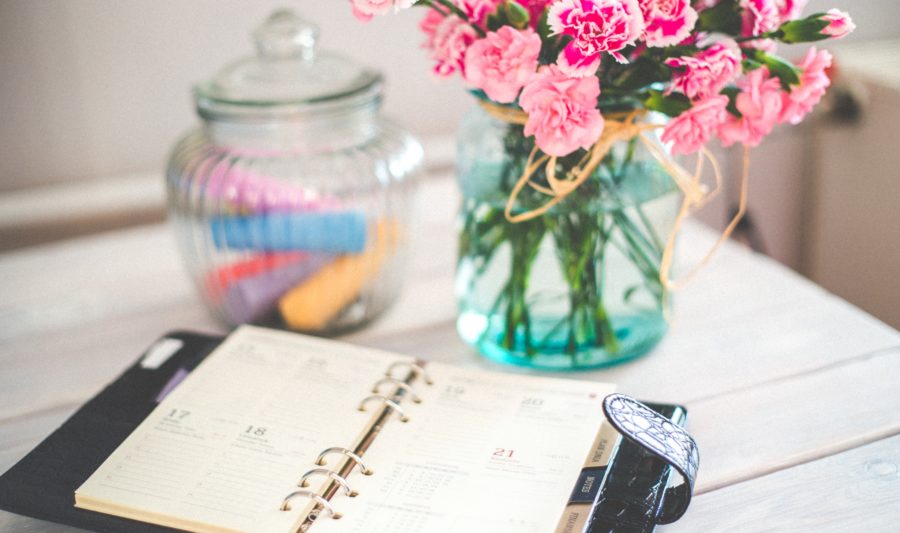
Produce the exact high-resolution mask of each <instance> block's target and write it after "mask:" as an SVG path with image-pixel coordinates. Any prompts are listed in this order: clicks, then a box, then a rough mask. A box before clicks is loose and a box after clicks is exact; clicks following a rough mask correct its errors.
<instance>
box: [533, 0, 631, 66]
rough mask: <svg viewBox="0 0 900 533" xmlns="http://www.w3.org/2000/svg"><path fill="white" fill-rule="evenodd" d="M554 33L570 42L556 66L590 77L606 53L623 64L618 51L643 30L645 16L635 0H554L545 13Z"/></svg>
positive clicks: (628, 44) (622, 58) (629, 43)
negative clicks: (569, 39) (568, 39)
mask: <svg viewBox="0 0 900 533" xmlns="http://www.w3.org/2000/svg"><path fill="white" fill-rule="evenodd" d="M547 20H548V22H549V23H550V28H551V30H552V31H553V34H554V35H568V36H570V37H572V41H571V42H570V43H569V44H568V45H566V47H565V49H563V51H562V53H560V55H559V59H558V60H557V64H558V65H559V68H560V69H562V70H563V72H565V73H566V74H569V75H570V76H589V75H591V74H593V73H594V72H595V71H596V70H597V68H598V67H599V66H600V61H601V54H602V53H603V52H609V53H610V54H612V56H613V57H615V58H616V60H617V61H619V62H622V63H624V62H625V61H626V60H625V56H623V55H622V54H621V52H620V51H621V50H622V49H624V48H625V47H626V46H630V45H633V44H634V43H635V42H636V41H637V40H638V39H639V38H640V37H641V35H642V34H643V33H644V17H643V15H642V14H641V7H640V5H639V4H638V3H637V0H557V2H555V3H554V4H552V5H551V6H550V12H549V13H548V15H547Z"/></svg>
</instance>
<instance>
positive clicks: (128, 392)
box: [0, 332, 222, 533]
mask: <svg viewBox="0 0 900 533" xmlns="http://www.w3.org/2000/svg"><path fill="white" fill-rule="evenodd" d="M166 337H169V338H175V339H179V340H181V341H182V342H183V343H184V344H183V346H182V347H181V348H180V349H179V350H178V351H177V352H176V353H175V354H173V355H172V356H171V357H170V358H169V359H168V360H167V361H166V362H165V363H164V364H163V365H161V366H160V367H159V368H157V369H154V370H150V369H146V368H142V367H141V366H140V363H136V364H135V365H134V366H132V367H131V368H129V369H128V370H127V371H125V373H124V374H122V376H121V377H119V379H117V380H116V381H114V382H113V383H112V384H110V385H109V386H107V387H106V388H105V389H104V390H103V391H102V392H100V394H98V395H97V396H96V397H94V398H93V399H92V400H91V401H89V402H88V403H86V404H85V405H84V406H82V407H81V409H79V410H78V412H76V413H75V414H74V415H72V417H71V418H69V419H68V420H67V421H66V422H65V423H64V424H63V425H62V426H61V427H60V428H59V429H57V430H56V431H55V432H53V434H52V435H50V436H49V437H47V438H46V439H45V440H44V441H43V442H41V443H40V444H39V445H38V446H37V448H35V449H34V450H32V451H31V453H29V454H28V455H27V456H25V458H23V459H22V460H21V461H19V462H18V463H17V464H16V465H15V466H13V467H12V468H11V469H10V470H9V471H7V472H6V473H5V474H3V476H2V477H0V509H3V510H6V511H9V512H11V513H16V514H21V515H25V516H30V517H33V518H39V519H41V520H48V521H51V522H57V523H60V524H66V525H69V526H75V527H79V528H84V529H90V530H94V531H101V532H109V533H118V532H123V533H124V532H134V533H158V532H164V531H175V530H173V529H169V528H163V527H159V526H154V525H150V524H145V523H142V522H136V521H133V520H127V519H124V518H118V517H115V516H110V515H104V514H100V513H95V512H91V511H84V510H81V509H76V508H75V507H74V503H75V500H74V494H75V489H77V488H78V487H79V486H81V484H82V483H83V482H84V481H85V480H87V478H88V477H90V475H91V474H93V473H94V471H95V470H96V469H97V468H98V467H99V466H100V465H101V464H102V463H103V461H105V460H106V458H107V457H108V456H109V455H110V454H111V453H112V452H113V451H114V450H115V449H116V448H118V447H119V445H120V444H121V443H122V442H123V441H124V440H125V438H126V437H128V435H130V434H131V432H132V431H133V430H134V429H135V428H136V427H137V426H138V425H139V424H140V423H141V421H142V420H144V418H145V417H146V416H147V415H148V414H150V412H151V411H152V410H153V409H154V408H155V407H156V401H155V400H156V396H157V395H158V394H159V392H160V391H161V390H162V389H163V387H165V385H166V383H168V381H169V379H170V378H171V377H172V376H173V375H174V374H175V373H176V372H177V371H178V370H179V369H181V368H184V369H193V368H194V367H195V366H196V365H198V364H199V363H200V361H202V360H203V358H204V357H206V355H207V354H209V352H211V351H212V350H213V348H215V347H216V346H217V345H218V344H219V343H220V342H221V341H222V339H221V338H220V337H210V336H206V335H199V334H195V333H187V332H176V333H170V334H169V335H166Z"/></svg>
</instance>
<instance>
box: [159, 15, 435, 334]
mask: <svg viewBox="0 0 900 533" xmlns="http://www.w3.org/2000/svg"><path fill="white" fill-rule="evenodd" d="M253 36H254V39H255V42H256V48H257V55H256V56H255V57H251V58H247V59H243V60H240V61H237V62H236V63H234V64H232V65H229V66H226V67H225V68H224V69H223V70H221V71H220V72H219V73H218V74H216V75H215V76H214V77H213V78H212V79H211V80H209V81H206V82H204V83H201V84H200V85H198V86H197V87H196V88H195V89H194V98H195V102H196V107H197V112H198V114H199V115H200V117H201V118H202V119H203V124H202V126H201V127H200V128H197V129H196V130H194V131H191V132H189V133H188V134H187V135H186V136H185V137H184V138H182V139H181V140H180V141H179V142H178V144H177V145H176V146H175V148H174V150H173V152H172V155H171V158H170V161H169V165H168V170H167V180H166V181H167V191H168V203H169V213H170V218H171V220H172V221H173V223H174V225H175V230H176V234H177V237H178V243H179V247H180V249H181V253H182V255H183V257H184V260H185V263H186V265H187V267H188V270H189V271H190V274H191V277H192V278H193V281H194V283H195V284H196V287H197V290H198V291H199V293H200V294H201V296H202V298H203V300H204V302H205V303H206V304H207V306H208V307H209V308H210V310H211V311H212V312H213V313H214V314H215V315H216V316H218V317H219V318H220V319H221V320H223V321H224V322H226V323H227V324H230V325H237V324H241V323H259V324H266V325H270V326H279V327H286V328H289V329H293V330H297V331H304V332H311V333H317V334H331V333H336V332H339V331H343V330H347V329H351V328H354V327H357V326H359V325H361V324H364V323H365V322H367V321H369V320H371V319H372V318H374V317H375V316H377V315H378V314H379V313H381V312H382V311H384V310H385V309H386V308H387V307H388V306H389V305H390V303H391V302H392V301H393V300H394V299H395V297H396V296H397V293H398V291H399V289H400V285H401V282H402V280H403V277H404V268H405V264H406V259H407V257H406V256H407V249H408V242H407V237H408V231H407V229H408V222H409V221H408V216H409V214H410V211H411V209H410V204H411V201H412V193H413V189H414V184H415V183H414V182H415V180H414V178H415V175H416V173H417V172H418V170H419V168H420V166H421V162H422V148H421V146H420V145H419V143H418V142H417V141H416V140H415V139H414V138H413V137H411V136H410V135H409V134H408V133H406V132H405V131H403V130H402V129H400V128H399V127H397V126H395V125H394V124H392V123H391V122H390V121H388V120H386V119H384V118H383V117H381V116H380V115H379V109H380V104H381V97H382V87H383V84H382V78H381V76H380V75H379V74H378V73H376V72H374V71H372V70H369V69H366V68H363V67H360V66H357V65H355V64H353V63H352V62H350V61H348V60H346V59H344V58H342V57H340V56H337V55H334V54H330V53H327V52H319V51H318V50H317V49H316V40H317V37H318V29H317V28H316V27H315V26H313V25H311V24H310V23H308V22H306V21H304V20H303V19H301V18H300V17H298V16H297V15H296V14H294V13H293V12H291V11H277V12H275V13H274V14H273V15H272V16H271V17H270V18H269V19H268V20H267V21H265V23H264V24H263V25H262V26H260V27H259V28H258V29H257V30H256V31H255V32H254V35H253Z"/></svg>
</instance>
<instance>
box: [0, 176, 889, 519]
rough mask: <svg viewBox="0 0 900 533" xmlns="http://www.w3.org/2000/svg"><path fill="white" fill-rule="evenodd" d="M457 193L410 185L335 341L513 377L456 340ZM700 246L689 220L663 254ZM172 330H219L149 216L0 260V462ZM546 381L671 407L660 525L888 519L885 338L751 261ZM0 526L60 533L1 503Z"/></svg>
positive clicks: (430, 183) (731, 263) (799, 283)
mask: <svg viewBox="0 0 900 533" xmlns="http://www.w3.org/2000/svg"><path fill="white" fill-rule="evenodd" d="M457 203H458V194H457V192H456V190H455V185H454V183H453V181H452V180H451V179H450V178H448V177H447V176H435V177H431V178H429V179H428V180H426V181H425V182H423V186H422V187H421V189H420V195H419V202H418V211H419V216H418V218H417V223H416V226H415V235H414V244H415V247H414V260H413V264H412V267H411V269H410V272H409V273H408V275H407V282H406V285H405V288H404V292H403V295H402V296H401V298H400V300H399V301H398V302H397V304H396V305H395V306H394V307H393V308H392V309H391V310H390V311H389V312H388V313H387V314H386V315H385V316H384V317H383V318H381V319H380V320H378V321H377V322H375V323H373V324H372V325H370V326H369V327H368V328H366V329H364V330H361V331H358V332H355V333H353V334H350V335H347V336H345V337H343V340H346V341H348V342H353V343H357V344H361V345H368V346H374V347H379V348H385V349H389V350H394V351H397V352H402V353H408V354H412V355H416V356H420V357H424V358H428V359H432V360H439V361H444V362H451V363H454V364H459V365H465V366H472V367H481V368H488V369H493V370H504V371H510V372H527V371H526V370H522V369H513V368H509V367H500V366H498V365H496V364H494V363H491V362H489V361H486V360H484V359H482V358H480V357H479V356H478V355H477V354H475V353H474V352H473V351H471V350H470V349H469V348H468V347H466V346H465V345H464V344H463V343H462V342H461V341H460V340H459V338H458V337H457V336H456V332H455V324H454V319H455V312H456V304H455V300H454V295H453V270H454V263H455V249H456V246H455V224H454V219H455V209H456V206H457ZM714 239H715V235H714V234H712V232H710V231H709V230H707V229H705V228H704V227H702V226H700V225H697V224H691V225H689V226H688V227H687V228H686V231H685V232H684V234H683V236H682V237H681V239H680V250H679V264H681V265H688V264H690V263H692V262H694V261H696V259H697V258H699V257H701V256H702V255H703V253H704V251H705V250H706V249H707V248H708V247H709V246H710V245H711V244H712V242H713V241H714ZM685 269H686V268H685ZM175 329H193V330H199V331H204V332H213V333H215V332H218V333H224V332H225V331H226V329H225V328H224V326H222V325H221V324H218V323H216V322H215V321H214V320H213V319H212V318H211V317H210V316H209V315H208V314H207V312H206V310H205V309H204V307H203V305H202V304H201V302H200V301H199V299H198V298H197V297H196V296H195V294H194V290H193V287H192V285H191V282H190V280H189V279H188V278H187V275H186V273H185V270H184V268H183V267H182V265H181V262H180V259H179V257H178V256H177V252H176V250H175V248H174V239H173V237H172V231H171V228H169V227H167V226H166V225H151V226H144V227H137V228H130V229H126V230H121V231H116V232H111V233H106V234H102V235H96V236H92V237H85V238H79V239H75V240H70V241H65V242H62V243H57V244H52V245H44V246H37V247H32V248H27V249H23V250H17V251H14V252H8V253H4V254H0V369H2V370H0V471H4V470H6V469H7V468H9V467H10V466H12V465H13V464H14V463H15V462H16V461H17V460H18V459H20V458H21V457H22V456H23V455H24V454H25V453H27V452H28V450H30V449H31V447H33V446H34V445H36V444H37V443H38V442H40V440H41V439H43V438H44V437H45V436H46V435H48V434H49V433H50V432H52V431H53V429H54V428H55V427H57V426H58V425H59V424H60V423H61V422H63V421H64V420H65V418H66V417H67V416H69V415H70V414H71V413H72V412H74V410H75V409H76V408H77V407H78V406H79V405H80V404H81V403H83V402H84V401H86V400H87V399H89V398H90V397H91V396H93V395H94V394H95V393H96V392H97V391H98V390H99V389H100V388H101V387H102V386H103V385H105V384H106V383H108V382H109V381H111V380H112V379H114V378H115V376H116V375H117V374H118V373H119V372H121V371H122V370H123V369H125V368H126V367H127V366H128V365H130V364H131V363H132V362H133V361H134V359H135V358H137V356H138V355H139V354H140V352H141V351H142V350H143V349H144V348H145V347H146V346H147V345H148V344H149V343H151V342H152V341H153V340H154V339H156V338H158V337H159V336H160V335H162V334H164V333H166V332H167V331H170V330H175ZM562 377H565V378H571V379H595V380H603V381H612V382H616V383H619V384H620V389H621V390H622V391H623V392H626V393H629V394H633V395H636V396H638V397H640V398H643V399H647V400H655V401H669V402H677V403H681V404H685V405H687V407H688V409H689V412H690V415H689V418H690V429H691V431H692V433H694V435H695V436H696V437H697V440H698V442H699V444H700V450H701V467H700V475H699V479H698V496H697V498H696V500H695V503H694V505H693V507H692V509H691V510H690V511H689V512H688V515H687V517H686V518H685V519H684V520H683V521H682V522H679V523H676V524H673V525H671V526H668V527H666V528H665V530H666V531H803V530H812V529H815V530H816V531H896V530H897V525H896V524H897V519H898V517H900V473H898V472H900V470H898V469H900V467H898V465H900V392H898V390H900V333H898V332H897V331H895V330H893V329H892V328H890V327H888V326H886V325H884V324H882V323H881V322H879V321H877V320H875V319H874V318H872V317H870V316H869V315H866V314H865V313H863V312H861V311H859V310H858V309H856V308H854V307H853V306H851V305H849V304H847V303H846V302H844V301H842V300H840V299H839V298H836V297H834V296H832V295H830V294H828V293H827V292H825V291H824V290H822V289H821V288H819V287H817V286H816V285H814V284H812V283H810V282H808V281H807V280H805V279H803V278H801V277H800V276H798V275H796V274H794V273H793V272H791V271H789V270H787V269H785V268H783V267H781V266H780V265H778V264H776V263H774V262H773V261H771V260H769V259H767V258H765V257H763V256H760V255H757V254H754V253H752V252H750V251H748V250H745V249H743V248H741V247H739V246H736V245H731V244H729V245H727V246H726V247H725V248H724V249H723V251H722V252H721V253H720V254H719V256H717V257H716V259H715V260H714V262H713V263H712V264H711V265H709V266H708V267H707V268H706V269H705V270H703V272H702V273H701V275H700V276H699V277H698V278H696V280H695V281H694V282H693V283H692V284H691V285H689V286H688V287H687V288H686V289H685V290H683V291H681V292H680V293H678V294H677V295H676V311H675V316H674V320H673V321H672V323H671V331H670V333H669V335H668V336H667V337H666V338H665V340H664V341H663V342H662V343H661V345H660V346H659V347H658V348H657V349H656V350H654V352H653V353H651V354H650V355H649V356H647V357H645V358H642V359H639V360H637V361H635V362H633V363H629V364H626V365H623V366H620V367H616V368H613V369H609V370H605V371H592V372H585V373H572V374H563V375H562ZM0 531H4V532H5V531H25V532H45V531H67V530H66V529H63V528H61V527H59V526H56V525H53V524H47V523H42V522H38V521H35V520H30V519H26V518H23V517H17V516H13V515H10V514H7V513H0Z"/></svg>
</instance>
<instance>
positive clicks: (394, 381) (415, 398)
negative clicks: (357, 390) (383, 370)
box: [372, 376, 422, 403]
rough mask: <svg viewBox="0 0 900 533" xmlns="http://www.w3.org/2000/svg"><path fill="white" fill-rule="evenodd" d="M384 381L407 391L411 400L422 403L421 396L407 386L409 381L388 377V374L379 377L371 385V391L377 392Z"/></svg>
mask: <svg viewBox="0 0 900 533" xmlns="http://www.w3.org/2000/svg"><path fill="white" fill-rule="evenodd" d="M385 383H390V384H391V385H394V386H396V387H400V388H401V389H403V390H405V391H406V392H407V393H409V396H410V398H412V401H413V402H414V403H422V398H420V397H419V395H418V394H417V393H416V389H414V388H412V387H410V386H409V383H406V382H404V381H400V380H399V379H397V378H394V377H390V376H388V377H386V378H381V379H379V380H378V381H377V382H376V383H375V386H374V387H372V392H375V393H377V392H379V389H380V388H381V386H382V385H383V384H385Z"/></svg>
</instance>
